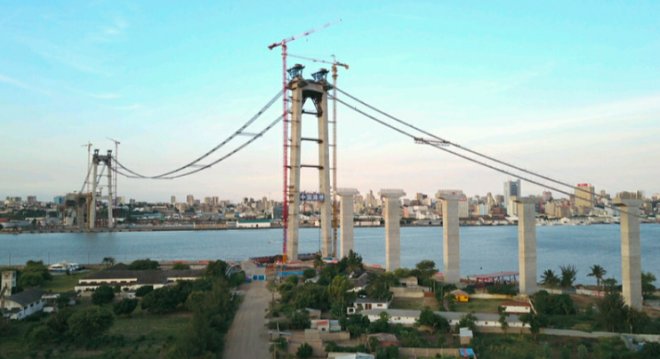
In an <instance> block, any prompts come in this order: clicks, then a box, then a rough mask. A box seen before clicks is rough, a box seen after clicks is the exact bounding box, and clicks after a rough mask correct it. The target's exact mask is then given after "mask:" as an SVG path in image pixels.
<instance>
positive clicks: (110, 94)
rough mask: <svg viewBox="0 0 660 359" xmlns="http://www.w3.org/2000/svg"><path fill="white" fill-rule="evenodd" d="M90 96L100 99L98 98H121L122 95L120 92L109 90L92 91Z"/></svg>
mask: <svg viewBox="0 0 660 359" xmlns="http://www.w3.org/2000/svg"><path fill="white" fill-rule="evenodd" d="M88 95H89V97H92V98H95V99H98V100H116V99H118V98H121V95H120V94H118V93H113V92H107V93H90V94H88Z"/></svg>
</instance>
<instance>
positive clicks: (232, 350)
mask: <svg viewBox="0 0 660 359" xmlns="http://www.w3.org/2000/svg"><path fill="white" fill-rule="evenodd" d="M240 289H242V290H243V291H244V292H245V295H244V297H243V302H242V303H241V306H240V308H239V309H238V312H237V313H236V316H235V317H234V321H233V322H232V325H231V328H229V332H228V333H227V337H226V338H225V351H224V353H223V358H225V359H242V358H246V359H252V358H254V359H261V358H269V357H270V353H269V352H268V330H267V329H266V327H265V326H264V325H265V315H266V309H267V308H268V303H269V301H270V299H271V294H270V292H269V291H268V289H267V288H266V283H265V282H252V283H250V284H248V285H245V286H244V287H241V288H240Z"/></svg>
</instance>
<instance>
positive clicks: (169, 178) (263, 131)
mask: <svg viewBox="0 0 660 359" xmlns="http://www.w3.org/2000/svg"><path fill="white" fill-rule="evenodd" d="M281 120H282V116H281V115H280V116H278V117H277V118H276V119H275V120H274V121H273V122H271V123H270V124H268V126H266V127H265V128H264V129H263V130H261V131H260V132H258V133H256V134H255V135H254V136H252V137H250V139H248V140H247V141H245V142H244V143H243V144H241V145H240V146H238V147H236V148H235V149H233V150H232V151H231V152H229V153H227V154H226V155H224V156H222V157H220V158H218V159H217V160H215V161H213V162H211V163H209V164H206V165H193V166H195V167H198V168H196V169H194V170H190V171H188V172H184V173H179V174H177V175H173V176H161V177H145V176H141V175H140V174H138V173H136V172H135V171H133V170H131V169H129V168H126V167H125V166H124V165H123V164H121V162H119V161H117V159H116V158H114V157H113V160H114V161H115V163H116V164H117V166H118V167H120V168H121V169H123V170H124V171H126V172H128V173H129V175H127V174H125V173H123V172H120V171H115V172H117V173H118V174H120V175H122V176H124V177H127V178H140V179H162V180H166V179H167V180H171V179H176V178H181V177H185V176H189V175H192V174H195V173H197V172H200V171H203V170H205V169H208V168H211V167H213V166H214V165H216V164H218V163H220V162H222V161H224V160H226V159H227V158H229V157H231V156H233V155H234V154H236V153H237V152H239V151H240V150H242V149H243V148H245V147H247V146H248V145H250V144H251V143H252V142H254V141H256V140H257V139H259V138H261V137H262V136H263V135H264V134H265V133H266V132H268V130H270V129H271V128H273V126H275V125H276V124H277V123H278V122H280V121H281Z"/></svg>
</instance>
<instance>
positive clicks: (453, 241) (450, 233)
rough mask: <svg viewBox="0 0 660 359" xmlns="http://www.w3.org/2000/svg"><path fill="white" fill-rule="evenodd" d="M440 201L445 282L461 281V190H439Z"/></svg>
mask: <svg viewBox="0 0 660 359" xmlns="http://www.w3.org/2000/svg"><path fill="white" fill-rule="evenodd" d="M441 192H442V193H441V194H440V200H441V201H442V261H443V264H444V273H443V274H444V278H445V283H459V282H460V281H461V238H460V231H459V218H458V201H459V200H460V199H461V194H462V192H460V191H455V192H449V191H441Z"/></svg>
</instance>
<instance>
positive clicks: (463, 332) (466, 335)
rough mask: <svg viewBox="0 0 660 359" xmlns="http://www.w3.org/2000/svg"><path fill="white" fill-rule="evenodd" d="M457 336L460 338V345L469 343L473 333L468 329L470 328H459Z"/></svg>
mask: <svg viewBox="0 0 660 359" xmlns="http://www.w3.org/2000/svg"><path fill="white" fill-rule="evenodd" d="M458 337H459V339H460V343H461V345H470V343H472V338H473V337H474V335H473V334H472V330H470V328H459V330H458Z"/></svg>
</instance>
